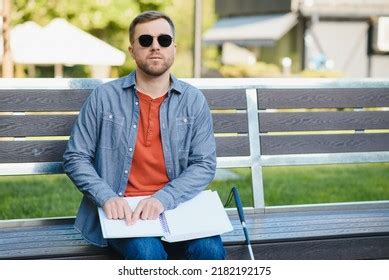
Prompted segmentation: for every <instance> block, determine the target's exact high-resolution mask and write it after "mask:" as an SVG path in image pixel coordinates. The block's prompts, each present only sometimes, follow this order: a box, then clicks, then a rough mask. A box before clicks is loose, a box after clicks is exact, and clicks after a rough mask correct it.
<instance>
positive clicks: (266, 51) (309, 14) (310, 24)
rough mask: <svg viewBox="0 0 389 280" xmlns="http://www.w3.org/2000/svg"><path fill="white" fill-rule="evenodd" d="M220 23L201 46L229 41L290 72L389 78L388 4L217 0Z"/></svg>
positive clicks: (355, 0)
mask: <svg viewBox="0 0 389 280" xmlns="http://www.w3.org/2000/svg"><path fill="white" fill-rule="evenodd" d="M215 8H216V13H217V14H218V15H219V17H220V19H219V21H218V22H217V23H216V24H215V26H214V27H212V28H211V29H210V30H208V31H207V32H206V33H205V34H204V37H203V39H204V42H205V43H206V44H216V45H220V46H222V45H223V44H224V43H226V42H232V43H234V44H236V45H238V46H240V47H245V48H248V49H250V50H251V51H252V52H253V53H254V54H255V55H256V56H257V59H260V60H262V61H265V62H269V63H276V64H279V65H280V64H281V59H282V58H283V57H290V58H291V59H292V62H293V67H294V68H293V69H294V71H298V70H302V69H308V68H309V69H332V70H335V71H339V72H341V73H343V75H344V76H345V77H353V78H362V77H381V78H382V77H389V1H388V0H279V1H271V0H239V1H236V0H216V2H215Z"/></svg>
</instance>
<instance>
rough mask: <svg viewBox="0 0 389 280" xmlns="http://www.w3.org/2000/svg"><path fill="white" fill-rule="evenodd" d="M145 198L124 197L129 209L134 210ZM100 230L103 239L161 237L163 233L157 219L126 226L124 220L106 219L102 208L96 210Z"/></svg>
mask: <svg viewBox="0 0 389 280" xmlns="http://www.w3.org/2000/svg"><path fill="white" fill-rule="evenodd" d="M143 198H145V196H143V197H142V196H138V197H125V198H124V199H125V200H127V202H128V204H129V205H130V207H131V209H132V210H134V209H135V208H136V205H138V203H139V201H140V200H141V199H143ZM98 211H99V217H100V223H101V229H102V231H103V237H104V238H123V237H139V236H162V235H163V231H162V227H161V224H160V222H159V219H156V220H138V221H137V222H136V223H135V224H134V225H127V224H126V221H125V220H112V219H108V218H107V217H106V215H105V213H104V210H103V209H102V208H100V207H99V208H98Z"/></svg>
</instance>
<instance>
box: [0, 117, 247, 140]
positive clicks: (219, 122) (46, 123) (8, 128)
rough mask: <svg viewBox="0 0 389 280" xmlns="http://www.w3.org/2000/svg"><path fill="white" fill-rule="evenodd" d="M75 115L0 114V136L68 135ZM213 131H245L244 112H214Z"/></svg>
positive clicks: (245, 119)
mask: <svg viewBox="0 0 389 280" xmlns="http://www.w3.org/2000/svg"><path fill="white" fill-rule="evenodd" d="M76 118H77V115H22V116H20V115H6V116H1V115H0V137H25V136H68V135H69V134H70V131H71V129H72V126H73V124H74V121H75V119H76ZM213 121H214V131H215V133H247V132H248V124H247V116H246V114H236V113H226V114H221V113H218V114H214V115H213Z"/></svg>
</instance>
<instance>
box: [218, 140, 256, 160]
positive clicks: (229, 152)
mask: <svg viewBox="0 0 389 280" xmlns="http://www.w3.org/2000/svg"><path fill="white" fill-rule="evenodd" d="M216 155H217V156H218V157H228V156H248V155H250V145H249V138H248V137H247V136H239V137H216Z"/></svg>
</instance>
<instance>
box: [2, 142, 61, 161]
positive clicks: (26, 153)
mask: <svg viewBox="0 0 389 280" xmlns="http://www.w3.org/2000/svg"><path fill="white" fill-rule="evenodd" d="M66 143H67V141H66V140H48V141H0V163H26V162H61V161H62V155H63V153H64V151H65V146H66Z"/></svg>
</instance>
